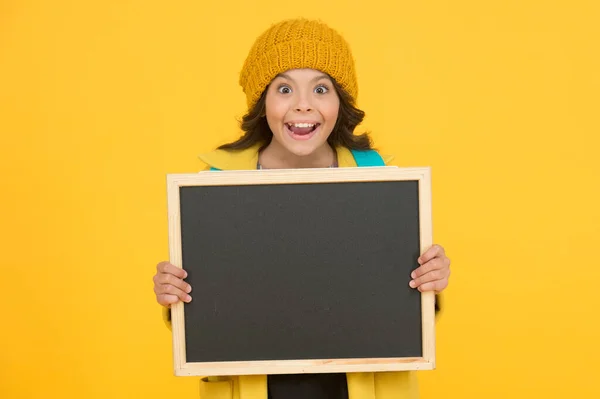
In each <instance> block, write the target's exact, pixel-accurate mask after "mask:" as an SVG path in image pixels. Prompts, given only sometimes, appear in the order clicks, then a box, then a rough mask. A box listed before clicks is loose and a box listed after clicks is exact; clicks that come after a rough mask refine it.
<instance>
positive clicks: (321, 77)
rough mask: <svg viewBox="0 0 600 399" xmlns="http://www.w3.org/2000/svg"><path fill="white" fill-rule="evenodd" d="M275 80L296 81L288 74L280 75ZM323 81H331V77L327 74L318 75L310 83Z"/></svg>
mask: <svg viewBox="0 0 600 399" xmlns="http://www.w3.org/2000/svg"><path fill="white" fill-rule="evenodd" d="M275 78H284V79H288V80H291V81H292V82H293V81H294V79H292V78H291V77H290V75H288V74H286V73H280V74H278V75H277V76H275ZM321 79H329V76H327V75H326V74H322V75H318V76H315V77H314V78H312V79H311V80H310V81H311V82H316V81H317V80H321Z"/></svg>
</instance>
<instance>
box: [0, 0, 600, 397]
mask: <svg viewBox="0 0 600 399" xmlns="http://www.w3.org/2000/svg"><path fill="white" fill-rule="evenodd" d="M597 4H598V2H597V1H593V0H590V1H563V2H552V1H542V0H535V1H534V0H530V1H523V0H507V1H490V2H487V1H476V0H471V1H468V0H456V1H450V0H448V1H442V0H431V1H401V2H399V1H388V2H381V1H368V2H363V1H348V0H336V1H329V2H326V1H322V0H306V1H303V2H300V3H290V2H279V1H275V0H269V1H267V0H260V1H241V0H240V1H236V2H231V1H174V2H165V1H116V0H111V1H108V0H106V1H39V0H38V1H34V0H30V1H25V0H20V1H17V0H13V1H10V0H9V1H6V0H5V1H3V2H2V3H0V133H1V139H2V140H1V148H2V156H1V157H0V162H1V164H0V165H1V167H2V169H1V170H2V197H1V198H2V199H1V201H2V204H1V207H0V209H1V214H0V216H1V218H0V227H1V228H2V238H1V240H0V242H1V245H2V248H1V249H2V253H1V254H0V256H1V264H2V273H1V284H0V285H1V287H2V291H1V292H0V293H1V298H2V308H3V311H2V313H3V318H2V328H1V332H0V334H1V340H0V342H1V345H2V348H1V350H0V367H1V369H0V397H2V398H59V397H60V398H71V397H72V398H86V399H87V398H134V397H140V398H141V397H143V398H167V397H169V398H195V397H197V381H196V379H195V378H175V377H173V376H172V363H171V362H172V358H171V340H170V339H171V338H170V333H169V331H168V330H167V329H166V328H165V326H164V325H163V323H162V320H161V316H160V309H159V306H158V305H157V304H156V303H155V298H154V293H153V291H152V276H153V274H154V272H155V264H156V263H157V262H158V261H160V260H163V259H167V257H168V242H167V219H166V190H165V175H166V174H167V173H181V172H195V171H197V170H199V169H200V168H201V167H202V165H201V164H200V162H199V160H198V159H197V158H196V155H197V154H199V153H201V152H203V151H207V150H210V149H211V148H213V147H214V146H216V145H218V144H220V143H223V142H224V141H226V140H230V139H233V138H235V137H237V135H238V133H239V130H238V128H237V123H236V118H238V117H240V116H241V115H242V114H243V111H244V97H243V95H242V93H241V90H240V88H239V87H238V85H237V74H238V72H239V69H240V67H241V64H242V62H243V60H244V57H245V56H246V52H247V51H248V49H249V47H250V45H251V44H252V41H253V40H254V38H255V37H256V35H258V34H259V33H260V32H261V31H262V30H263V29H265V28H266V27H267V26H269V24H270V23H271V22H274V21H277V20H279V19H281V18H284V17H291V16H308V17H313V16H316V17H320V18H322V19H324V20H325V21H326V22H328V23H329V24H331V25H332V26H333V27H335V28H337V29H338V30H340V31H341V32H342V33H343V34H344V35H345V36H346V37H347V39H348V40H349V42H350V43H351V45H352V48H353V51H354V55H355V57H356V60H357V68H358V73H359V79H360V81H359V83H360V94H359V103H360V106H361V107H362V108H363V109H364V110H365V111H366V112H367V114H368V117H367V120H366V121H365V123H364V126H363V128H364V129H368V130H370V131H372V132H373V137H374V139H375V142H376V145H377V147H378V148H379V149H380V150H381V151H382V152H385V153H393V154H395V155H396V156H397V158H396V165H398V166H415V165H416V166H421V165H430V166H431V167H432V173H433V194H434V204H433V206H434V209H433V211H434V236H435V237H434V238H435V241H436V242H438V243H440V244H442V245H443V246H444V247H445V248H446V249H447V253H448V255H449V256H450V258H451V259H452V261H453V263H452V270H453V274H452V277H451V283H450V287H449V289H448V290H447V295H446V310H445V312H444V313H443V317H442V318H441V320H440V323H439V325H438V352H437V355H438V369H437V370H435V371H433V372H424V373H422V374H421V381H422V392H423V395H422V397H423V398H425V399H427V398H542V397H543V398H592V397H600V387H599V386H598V372H599V371H600V366H598V362H597V361H598V359H599V358H600V345H599V344H598V339H599V338H600V327H599V326H598V321H597V316H598V314H599V313H598V312H599V309H600V295H598V285H599V284H600V271H599V270H600V262H599V261H598V259H599V255H598V252H599V248H600V240H599V236H600V211H599V210H598V209H599V204H600V195H599V188H598V187H599V186H600V183H599V182H600V160H599V158H600V156H599V155H598V152H599V150H600V146H599V145H598V144H599V140H598V135H599V134H600V123H599V117H598V114H599V109H600V102H599V93H600V77H599V71H600V55H599V48H598V43H599V39H600V28H599V24H598V21H599V20H600V13H599V7H598V5H597Z"/></svg>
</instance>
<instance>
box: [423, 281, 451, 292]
mask: <svg viewBox="0 0 600 399" xmlns="http://www.w3.org/2000/svg"><path fill="white" fill-rule="evenodd" d="M447 286H448V279H443V280H437V281H431V282H429V283H425V284H423V285H421V286H420V287H419V291H420V292H429V291H434V292H435V293H439V292H441V291H443V290H444V289H445V288H446V287H447Z"/></svg>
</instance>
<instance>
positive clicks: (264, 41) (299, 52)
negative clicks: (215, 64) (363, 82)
mask: <svg viewBox="0 0 600 399" xmlns="http://www.w3.org/2000/svg"><path fill="white" fill-rule="evenodd" d="M300 68H311V69H316V70H319V71H321V72H323V73H326V74H328V75H329V76H331V77H332V78H334V79H335V80H336V82H337V83H339V84H340V86H342V88H343V89H344V90H345V91H347V92H348V94H350V96H351V97H352V100H353V102H354V101H356V97H357V95H358V84H357V81H356V70H355V66H354V59H353V57H352V53H351V51H350V47H349V45H348V43H347V42H346V40H344V38H343V37H342V36H341V35H340V34H339V33H338V32H336V31H335V30H334V29H332V28H330V27H328V26H327V25H325V24H324V23H322V22H320V21H315V20H307V19H303V18H300V19H290V20H285V21H282V22H279V23H277V24H275V25H273V26H271V27H270V28H269V29H268V30H266V31H265V32H263V33H262V34H261V35H260V36H259V37H258V38H257V39H256V41H255V42H254V45H253V46H252V48H251V49H250V52H249V54H248V57H247V58H246V61H245V62H244V66H243V68H242V71H241V73H240V80H239V83H240V86H242V88H243V90H244V93H245V94H246V102H247V104H248V108H249V109H251V108H252V107H254V105H256V102H257V101H258V99H259V98H260V96H261V94H262V92H263V91H264V90H265V88H266V87H267V86H268V85H269V83H270V82H271V80H273V79H274V78H275V77H276V76H277V75H278V74H280V73H283V72H285V71H288V70H290V69H300Z"/></svg>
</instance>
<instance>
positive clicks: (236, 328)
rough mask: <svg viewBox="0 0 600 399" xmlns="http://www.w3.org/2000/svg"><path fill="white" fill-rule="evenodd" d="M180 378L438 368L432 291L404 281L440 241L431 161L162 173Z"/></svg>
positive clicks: (177, 362) (174, 344) (177, 368)
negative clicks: (176, 285)
mask: <svg viewBox="0 0 600 399" xmlns="http://www.w3.org/2000/svg"><path fill="white" fill-rule="evenodd" d="M167 186H168V199H169V202H168V208H169V228H170V235H169V236H170V258H171V259H170V261H171V263H173V264H174V265H176V266H179V267H183V268H184V269H185V270H186V271H187V272H188V277H187V279H186V281H187V282H188V283H190V284H191V285H192V289H193V290H192V297H193V300H192V302H190V303H189V304H183V303H179V304H177V305H174V306H173V308H172V323H173V349H174V366H175V374H176V375H201V376H210V375H251V374H286V373H319V372H358V371H393V370H414V369H432V368H434V367H435V353H434V352H435V344H434V342H435V340H434V320H435V316H434V313H435V311H434V297H433V294H432V293H420V292H419V291H417V290H414V289H412V288H410V287H409V286H408V283H409V281H410V273H411V272H412V270H414V268H416V267H417V266H418V264H417V258H418V257H419V255H420V254H421V253H422V252H423V251H424V250H425V249H427V248H428V247H429V245H431V241H432V239H431V189H430V170H429V168H397V167H372V168H339V169H297V170H255V171H211V172H201V173H198V174H174V175H169V176H168V177H167Z"/></svg>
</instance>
